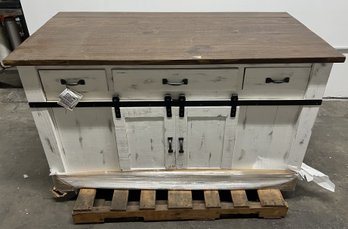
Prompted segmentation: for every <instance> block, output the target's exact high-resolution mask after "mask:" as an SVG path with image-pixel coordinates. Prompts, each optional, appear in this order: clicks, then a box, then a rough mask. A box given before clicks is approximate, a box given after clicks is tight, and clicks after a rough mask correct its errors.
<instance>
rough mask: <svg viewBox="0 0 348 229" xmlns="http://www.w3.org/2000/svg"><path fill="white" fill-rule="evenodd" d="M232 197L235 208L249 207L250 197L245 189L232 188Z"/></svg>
mask: <svg viewBox="0 0 348 229" xmlns="http://www.w3.org/2000/svg"><path fill="white" fill-rule="evenodd" d="M231 197H232V201H233V206H234V207H235V208H247V207H249V203H248V197H247V195H246V192H245V190H231Z"/></svg>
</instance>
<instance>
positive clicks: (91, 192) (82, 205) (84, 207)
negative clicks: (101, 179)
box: [74, 189, 97, 211]
mask: <svg viewBox="0 0 348 229" xmlns="http://www.w3.org/2000/svg"><path fill="white" fill-rule="evenodd" d="M96 193H97V190H95V189H80V192H79V195H78V197H77V200H76V202H75V206H74V211H89V210H91V209H92V208H93V204H94V199H95V195H96Z"/></svg>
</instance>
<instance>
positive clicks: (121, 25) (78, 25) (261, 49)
mask: <svg viewBox="0 0 348 229" xmlns="http://www.w3.org/2000/svg"><path fill="white" fill-rule="evenodd" d="M344 60H345V57H344V56H343V55H342V54H340V53H339V52H337V51H336V50H335V49H334V48H332V47H331V46H330V45H329V44H327V43H326V42H325V41H323V40H322V39H321V38H320V37H318V36H317V35H316V34H314V33H313V32H311V31H310V30H309V29H308V28H306V27H305V26H304V25H303V24H301V23H300V22H299V21H297V20H296V19H294V18H293V17H292V16H290V15H289V14H287V13H271V12H268V13H242V12H238V13H116V12H108V13H106V12H93V13H92V12H79V13H76V12H61V13H58V14H57V15H55V16H54V17H53V18H52V19H51V20H49V21H48V22H47V23H46V24H45V25H44V26H43V27H41V28H40V29H39V30H38V31H37V32H36V33H34V34H33V35H32V36H31V37H29V38H28V39H27V40H26V41H25V42H23V44H21V45H20V46H19V47H18V48H17V49H16V50H15V51H14V52H13V53H11V54H10V55H9V56H8V57H7V58H6V59H5V60H4V63H5V64H6V65H73V64H74V65H91V64H204V63H205V64H213V63H216V64H221V63H226V64H227V63H300V62H343V61H344Z"/></svg>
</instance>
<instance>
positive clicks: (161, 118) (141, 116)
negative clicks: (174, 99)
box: [114, 107, 175, 170]
mask: <svg viewBox="0 0 348 229" xmlns="http://www.w3.org/2000/svg"><path fill="white" fill-rule="evenodd" d="M165 112H166V111H165V109H164V108H162V107H161V108H158V107H152V108H138V107H136V108H121V118H116V117H115V115H114V123H115V128H116V139H117V148H118V154H119V158H120V166H121V168H122V169H124V170H127V169H164V168H172V167H174V166H175V165H174V162H175V157H174V155H175V152H173V153H169V152H168V148H169V146H168V138H169V137H171V138H173V139H174V138H175V136H174V133H175V132H174V127H175V125H174V121H173V118H167V117H166V113H165ZM173 149H174V145H173Z"/></svg>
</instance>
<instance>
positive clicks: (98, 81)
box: [39, 70, 111, 101]
mask: <svg viewBox="0 0 348 229" xmlns="http://www.w3.org/2000/svg"><path fill="white" fill-rule="evenodd" d="M39 75H40V78H41V83H42V86H43V89H44V91H45V94H46V99H47V100H54V101H55V100H58V95H59V94H60V93H61V92H62V91H63V90H64V89H65V88H66V87H69V88H71V89H73V90H76V91H77V92H80V93H81V94H82V95H83V98H82V100H104V99H108V100H110V99H111V93H109V92H108V83H107V78H106V74H105V70H39Z"/></svg>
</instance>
